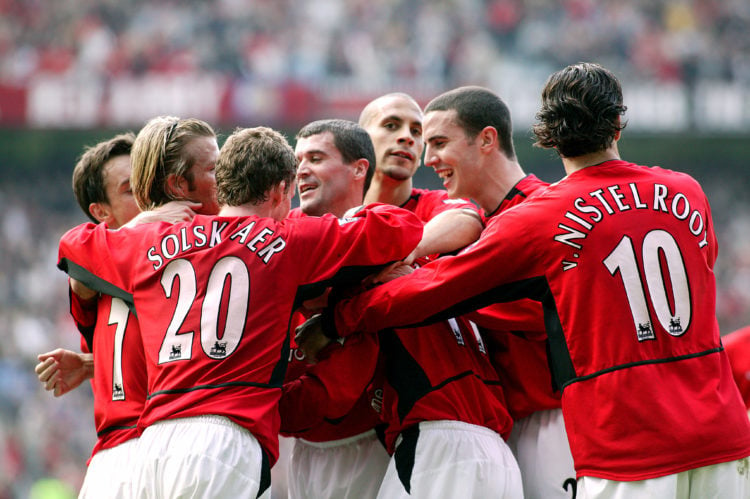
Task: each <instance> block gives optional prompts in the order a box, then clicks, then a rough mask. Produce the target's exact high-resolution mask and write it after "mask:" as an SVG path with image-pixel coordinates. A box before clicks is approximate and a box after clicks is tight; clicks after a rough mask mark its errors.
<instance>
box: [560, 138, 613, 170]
mask: <svg viewBox="0 0 750 499" xmlns="http://www.w3.org/2000/svg"><path fill="white" fill-rule="evenodd" d="M613 159H620V153H619V152H618V150H617V144H616V143H613V144H612V146H611V147H608V148H607V149H605V150H603V151H598V152H594V153H590V154H584V155H583V156H575V157H572V158H566V157H562V162H563V166H564V167H565V174H566V175H570V174H571V173H574V172H577V171H579V170H583V169H584V168H588V167H589V166H595V165H600V164H602V163H604V162H605V161H610V160H613Z"/></svg>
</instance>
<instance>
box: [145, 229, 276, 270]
mask: <svg viewBox="0 0 750 499" xmlns="http://www.w3.org/2000/svg"><path fill="white" fill-rule="evenodd" d="M256 224H257V221H255V220H253V221H252V222H250V223H249V224H247V225H244V226H241V227H238V228H236V229H235V230H234V231H233V232H231V233H230V234H228V235H227V234H225V232H227V227H228V226H229V222H226V221H219V220H213V221H212V222H211V224H210V226H208V225H193V226H184V227H181V228H180V230H179V231H178V232H177V233H172V234H166V235H165V236H163V237H162V238H161V240H160V241H159V242H158V244H155V245H154V246H151V247H150V248H149V249H148V251H147V252H146V258H148V260H149V261H150V262H152V263H153V267H154V270H159V269H160V268H161V267H162V266H164V264H165V263H166V262H168V261H169V260H172V259H174V258H177V257H179V256H181V255H182V254H184V253H186V252H188V251H190V250H193V249H199V248H203V247H208V248H212V247H214V246H216V245H217V244H219V243H221V242H222V241H223V238H224V237H227V238H228V239H229V240H231V241H235V242H236V243H238V244H241V245H243V246H245V247H246V248H247V249H249V250H250V251H251V252H253V253H255V254H256V255H257V256H258V258H260V259H261V260H263V263H268V262H269V261H270V260H271V258H272V257H273V256H274V255H275V254H277V253H280V252H281V251H282V250H283V249H284V248H285V247H286V241H285V240H284V238H282V237H281V236H276V237H274V234H275V233H274V231H273V230H272V229H271V228H269V227H265V226H263V225H262V224H261V225H260V226H258V227H257V229H256Z"/></svg>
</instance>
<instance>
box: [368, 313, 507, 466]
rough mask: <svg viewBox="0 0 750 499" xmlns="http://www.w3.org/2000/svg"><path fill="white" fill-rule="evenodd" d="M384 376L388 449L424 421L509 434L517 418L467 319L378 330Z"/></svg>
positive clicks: (380, 386) (379, 384) (376, 387)
mask: <svg viewBox="0 0 750 499" xmlns="http://www.w3.org/2000/svg"><path fill="white" fill-rule="evenodd" d="M379 338H380V354H381V355H380V359H379V369H378V373H379V379H378V380H376V382H375V383H374V384H373V386H372V387H370V391H371V392H374V394H373V395H374V396H372V398H373V399H376V398H377V395H378V390H379V389H382V413H381V416H382V418H383V420H384V421H385V422H386V423H387V424H388V427H387V428H386V431H385V442H386V448H387V449H388V452H389V453H391V454H392V453H393V452H394V451H395V446H396V438H397V437H398V436H399V434H401V432H403V431H404V430H405V429H406V428H409V427H411V426H413V425H415V424H418V423H419V422H421V421H438V420H450V421H462V422H464V423H471V424H475V425H479V426H484V427H487V428H489V429H491V430H494V431H496V432H497V433H499V434H501V435H502V436H503V438H507V436H508V434H509V433H510V430H511V427H512V425H513V422H512V420H511V418H510V415H509V414H508V410H507V409H506V407H505V399H504V397H503V390H502V388H501V386H500V379H499V378H498V375H497V372H496V371H495V369H494V368H493V367H492V364H491V363H490V360H489V358H488V357H487V350H486V347H485V344H484V341H483V340H482V338H481V336H480V334H479V329H478V328H477V326H476V325H475V324H473V323H471V322H470V321H468V320H466V319H464V318H461V317H459V318H455V319H449V320H446V321H441V322H438V323H435V324H432V325H429V326H424V327H419V328H415V329H389V330H384V331H381V332H380V333H379Z"/></svg>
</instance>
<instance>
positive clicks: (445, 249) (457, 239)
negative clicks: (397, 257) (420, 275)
mask: <svg viewBox="0 0 750 499" xmlns="http://www.w3.org/2000/svg"><path fill="white" fill-rule="evenodd" d="M483 228H484V227H483V225H482V220H481V218H480V217H479V214H478V213H477V212H476V211H473V210H469V209H464V208H459V209H455V210H447V211H444V212H442V213H439V214H437V215H435V216H434V217H433V218H432V219H431V220H430V221H428V222H427V223H426V224H425V225H424V229H423V232H422V240H421V241H420V242H419V244H418V245H417V247H416V248H414V251H412V252H411V254H410V255H409V257H408V258H407V259H406V263H412V262H413V261H414V260H415V259H417V258H421V257H425V256H428V255H434V254H444V253H453V252H454V251H457V250H460V249H461V248H463V247H465V246H468V245H469V244H471V243H473V242H474V241H476V240H477V238H479V235H480V234H481V233H482V229H483Z"/></svg>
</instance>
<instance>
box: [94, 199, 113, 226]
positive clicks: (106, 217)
mask: <svg viewBox="0 0 750 499" xmlns="http://www.w3.org/2000/svg"><path fill="white" fill-rule="evenodd" d="M89 213H91V216H93V217H94V218H95V219H97V220H98V221H99V222H101V223H105V224H107V225H110V224H111V223H112V221H113V220H114V217H113V216H112V209H111V207H110V206H109V205H108V204H107V203H91V204H90V205H89Z"/></svg>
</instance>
